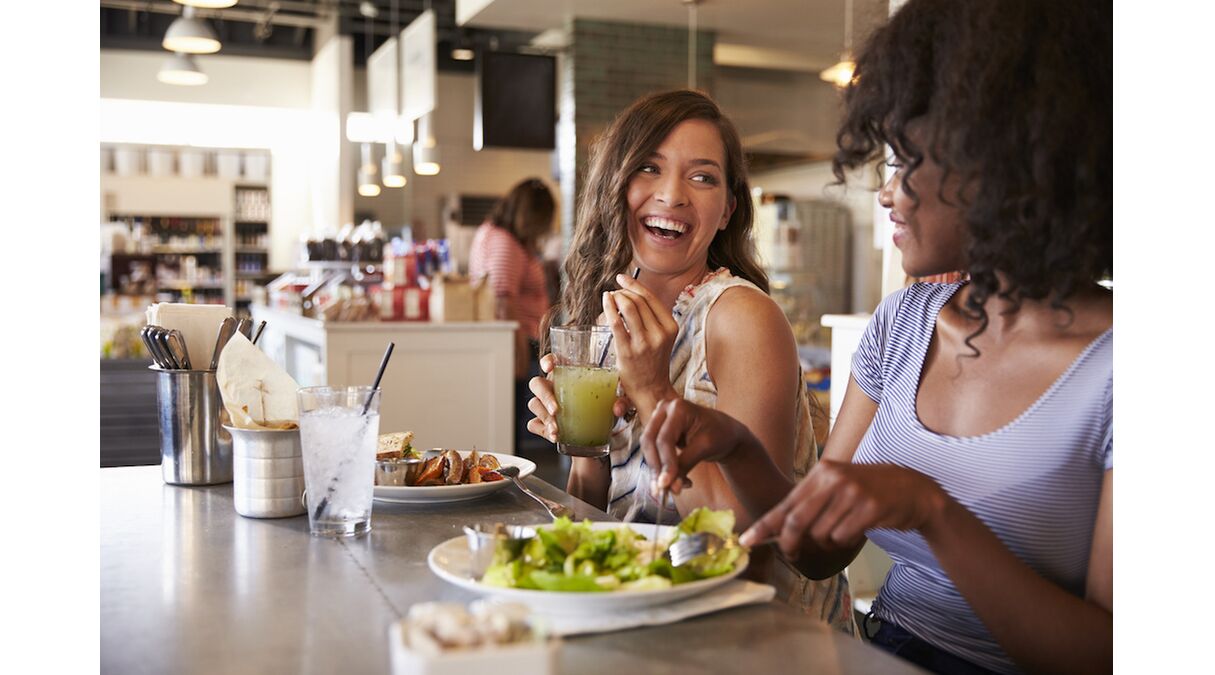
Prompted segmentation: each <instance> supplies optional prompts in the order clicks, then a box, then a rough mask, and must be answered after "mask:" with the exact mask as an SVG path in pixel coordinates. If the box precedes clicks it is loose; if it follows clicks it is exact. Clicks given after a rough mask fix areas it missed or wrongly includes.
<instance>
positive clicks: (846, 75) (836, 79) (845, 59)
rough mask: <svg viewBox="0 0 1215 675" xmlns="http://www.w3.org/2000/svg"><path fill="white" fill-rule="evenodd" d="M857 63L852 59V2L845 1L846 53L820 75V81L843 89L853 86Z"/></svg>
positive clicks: (850, 0) (849, 0)
mask: <svg viewBox="0 0 1215 675" xmlns="http://www.w3.org/2000/svg"><path fill="white" fill-rule="evenodd" d="M855 72H856V61H854V60H853V58H852V0H844V52H843V53H842V54H840V60H839V62H838V63H836V64H835V65H833V66H831V67H830V68H827V69H826V70H824V71H823V72H821V73H819V74H818V76H819V79H821V80H823V81H824V82H830V83H831V84H834V85H835V86H837V87H839V88H840V89H843V88H845V87H847V86H848V85H850V84H852V77H853V73H855Z"/></svg>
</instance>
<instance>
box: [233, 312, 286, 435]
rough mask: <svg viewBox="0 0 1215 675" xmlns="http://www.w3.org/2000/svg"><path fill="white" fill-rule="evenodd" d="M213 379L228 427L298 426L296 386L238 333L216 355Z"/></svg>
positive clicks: (270, 360)
mask: <svg viewBox="0 0 1215 675" xmlns="http://www.w3.org/2000/svg"><path fill="white" fill-rule="evenodd" d="M215 379H216V380H217V381H218V382H219V391H220V395H221V396H222V397H223V401H224V410H225V411H227V413H228V416H229V417H230V418H231V421H232V426H234V427H237V428H239V429H294V428H296V427H297V426H298V425H299V419H300V415H299V404H298V402H297V401H296V391H297V390H298V389H299V385H298V384H296V382H295V380H294V379H293V378H292V377H291V376H290V375H288V374H287V371H286V370H283V368H281V367H280V366H279V365H278V364H277V363H275V362H274V360H273V359H271V358H270V357H269V356H266V354H265V353H263V352H262V350H260V349H258V348H257V347H255V346H254V345H253V343H252V342H250V341H249V339H248V338H246V337H245V336H244V335H242V334H241V333H239V332H237V333H236V334H235V335H233V336H232V339H231V340H229V341H228V344H227V345H226V346H225V347H224V349H223V351H222V352H220V355H219V368H218V369H217V370H216V373H215Z"/></svg>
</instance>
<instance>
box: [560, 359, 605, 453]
mask: <svg viewBox="0 0 1215 675" xmlns="http://www.w3.org/2000/svg"><path fill="white" fill-rule="evenodd" d="M619 379H620V373H619V372H617V371H616V370H615V369H610V368H595V367H593V366H557V367H556V368H555V369H554V370H553V389H554V390H555V393H556V394H557V406H558V410H557V441H558V442H559V443H562V444H565V445H573V446H581V447H589V446H598V445H607V443H608V440H610V438H611V434H612V425H613V424H615V423H616V417H615V416H614V415H613V414H612V404H613V403H615V402H616V383H617V382H618V381H619Z"/></svg>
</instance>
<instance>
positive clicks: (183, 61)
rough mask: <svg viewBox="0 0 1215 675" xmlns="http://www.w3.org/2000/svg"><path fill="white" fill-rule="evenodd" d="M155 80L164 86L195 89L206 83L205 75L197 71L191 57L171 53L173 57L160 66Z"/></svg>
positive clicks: (196, 66) (196, 65)
mask: <svg viewBox="0 0 1215 675" xmlns="http://www.w3.org/2000/svg"><path fill="white" fill-rule="evenodd" d="M156 79H158V80H160V81H161V82H164V83H165V84H179V85H183V86H187V87H196V86H198V85H201V84H206V83H207V74H206V73H204V72H203V71H201V70H199V68H198V64H197V63H195V62H194V57H193V56H191V55H189V54H181V53H179V52H173V55H172V56H170V57H169V58H167V59H165V61H164V63H162V64H161V66H160V71H159V72H157V73H156Z"/></svg>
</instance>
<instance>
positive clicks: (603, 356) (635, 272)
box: [599, 267, 641, 368]
mask: <svg viewBox="0 0 1215 675" xmlns="http://www.w3.org/2000/svg"><path fill="white" fill-rule="evenodd" d="M639 276H641V268H640V267H634V268H633V278H634V279H636V278H637V277H639ZM611 347H612V333H608V339H607V342H605V343H603V353H602V354H600V355H599V367H600V368H602V367H603V362H604V361H607V353H608V349H611Z"/></svg>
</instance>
